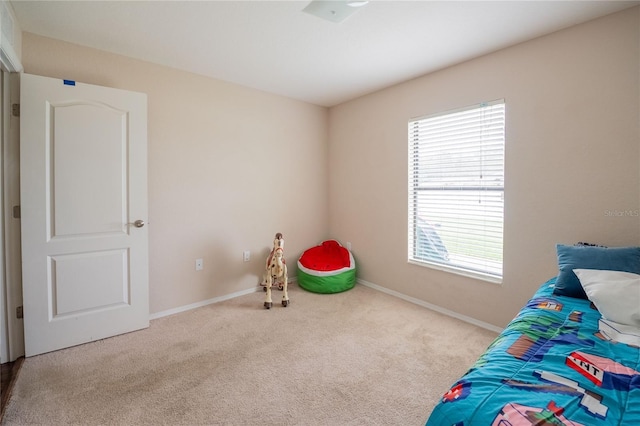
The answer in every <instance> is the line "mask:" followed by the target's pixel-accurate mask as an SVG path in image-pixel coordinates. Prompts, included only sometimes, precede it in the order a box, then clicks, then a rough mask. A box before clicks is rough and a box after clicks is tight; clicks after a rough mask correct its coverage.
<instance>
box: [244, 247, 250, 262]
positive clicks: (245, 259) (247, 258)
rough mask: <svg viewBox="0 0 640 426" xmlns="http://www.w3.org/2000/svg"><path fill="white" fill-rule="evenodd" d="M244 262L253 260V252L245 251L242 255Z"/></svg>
mask: <svg viewBox="0 0 640 426" xmlns="http://www.w3.org/2000/svg"><path fill="white" fill-rule="evenodd" d="M242 260H244V261H245V262H248V261H250V260H251V252H250V251H249V250H245V251H244V252H243V253H242Z"/></svg>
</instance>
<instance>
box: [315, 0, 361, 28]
mask: <svg viewBox="0 0 640 426" xmlns="http://www.w3.org/2000/svg"><path fill="white" fill-rule="evenodd" d="M367 3H369V2H368V1H355V0H352V1H349V0H342V1H338V0H313V1H312V2H311V3H309V4H308V5H307V7H305V8H304V9H302V11H303V12H306V13H309V14H311V15H314V16H317V17H318V18H322V19H326V20H327V21H331V22H336V23H338V22H342V21H344V20H345V19H347V18H348V17H349V16H351V15H353V14H354V13H355V12H356V11H357V10H358V9H360V8H361V7H362V6H365V5H366V4H367Z"/></svg>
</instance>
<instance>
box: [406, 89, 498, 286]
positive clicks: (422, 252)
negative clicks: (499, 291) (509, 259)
mask: <svg viewBox="0 0 640 426" xmlns="http://www.w3.org/2000/svg"><path fill="white" fill-rule="evenodd" d="M504 144H505V104H504V100H497V101H493V102H487V103H483V104H480V105H474V106H470V107H466V108H462V109H458V110H455V111H449V112H445V113H441V114H436V115H431V116H427V117H421V118H417V119H413V120H411V121H410V122H409V260H410V261H414V262H419V263H426V264H431V265H435V266H437V267H441V268H444V269H447V270H449V269H450V270H453V271H454V272H460V273H463V274H471V275H473V276H476V275H479V276H480V277H482V278H488V279H490V280H499V279H501V278H502V234H503V216H504V215H503V212H504Z"/></svg>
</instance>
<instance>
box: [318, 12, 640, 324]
mask: <svg viewBox="0 0 640 426" xmlns="http://www.w3.org/2000/svg"><path fill="white" fill-rule="evenodd" d="M639 24H640V16H639V8H637V7H636V8H633V9H630V10H627V11H623V12H621V13H617V14H614V15H610V16H608V17H604V18H601V19H598V20H595V21H591V22H589V23H586V24H583V25H579V26H576V27H572V28H570V29H567V30H564V31H560V32H557V33H554V34H551V35H549V36H546V37H542V38H538V39H535V40H532V41H529V42H526V43H522V44H520V45H517V46H514V47H512V48H508V49H505V50H502V51H499V52H497V53H494V54H490V55H487V56H484V57H481V58H479V59H475V60H472V61H469V62H466V63H463V64H460V65H458V66H454V67H451V68H448V69H445V70H442V71H440V72H436V73H433V74H429V75H426V76H424V77H421V78H418V79H415V80H413V81H410V82H407V83H404V84H400V85H397V86H394V87H391V88H388V89H385V90H382V91H380V92H377V93H374V94H371V95H368V96H365V97H362V98H359V99H356V100H353V101H351V102H347V103H345V104H342V105H340V106H337V107H334V108H332V109H331V110H330V116H329V123H330V132H329V141H330V142H329V165H330V171H331V173H330V178H329V180H330V185H329V195H330V197H329V205H330V220H329V222H330V228H329V229H330V234H331V235H333V236H334V237H336V238H339V239H341V240H344V241H350V242H351V243H352V247H353V251H354V255H355V257H356V261H357V262H358V267H359V277H360V278H361V279H364V280H366V281H369V282H372V283H374V284H377V285H379V286H383V287H386V288H389V289H391V290H395V291H397V292H400V293H403V294H405V295H408V296H411V297H414V298H418V299H421V300H424V301H426V302H428V303H432V304H435V305H438V306H441V307H444V308H446V309H449V310H451V311H454V312H458V313H460V314H463V315H467V316H470V317H473V318H476V319H479V320H481V321H484V322H488V323H491V324H495V325H498V326H504V325H505V324H506V323H507V322H508V321H509V320H510V319H511V318H512V317H513V315H514V314H515V312H516V311H517V310H518V309H519V308H520V307H521V305H522V303H524V301H525V300H526V299H528V298H529V297H530V296H531V294H532V292H533V291H534V290H535V289H536V288H537V287H538V286H539V285H540V284H541V283H542V282H543V281H545V280H547V279H548V278H551V277H552V276H554V275H555V274H556V273H557V267H556V257H555V244H556V243H565V244H573V243H576V242H578V241H587V242H594V243H601V244H607V245H614V246H615V245H638V244H640V217H637V216H635V217H633V216H623V217H612V216H607V214H606V212H607V211H613V210H618V211H627V210H630V211H633V212H638V211H639V209H640V197H639V194H640V137H639V125H638V123H639V117H640V110H639V99H640V98H639V95H640V85H639V78H640V67H639V59H640V57H639V44H640V32H639V28H640V25H639ZM500 98H504V99H505V101H506V108H507V110H506V114H507V121H506V126H507V128H506V132H507V142H506V166H505V169H506V171H505V172H506V176H505V179H506V183H505V185H506V188H505V191H506V195H505V231H504V232H505V234H504V282H503V284H502V285H497V284H491V283H487V282H483V281H478V280H474V279H470V278H465V277H461V276H456V275H453V274H450V273H446V272H441V271H437V270H433V269H428V268H425V267H420V266H416V265H410V264H408V263H407V216H408V213H407V212H408V202H407V186H408V175H407V157H408V153H407V121H408V120H409V119H410V118H411V117H416V116H421V115H426V114H431V113H436V112H440V111H446V110H449V109H453V108H457V107H462V106H466V105H472V104H475V103H479V102H482V101H489V100H493V99H500Z"/></svg>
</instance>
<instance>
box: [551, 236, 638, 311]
mask: <svg viewBox="0 0 640 426" xmlns="http://www.w3.org/2000/svg"><path fill="white" fill-rule="evenodd" d="M556 251H557V253H558V268H559V273H558V278H557V279H556V285H555V288H554V290H553V293H554V294H556V295H558V296H570V297H577V298H580V299H587V294H586V293H585V292H584V289H583V288H582V285H580V280H578V277H577V276H576V274H574V273H573V270H574V269H602V270H607V271H623V272H631V273H633V274H640V247H610V248H607V247H593V246H565V245H562V244H558V245H557V246H556Z"/></svg>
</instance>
